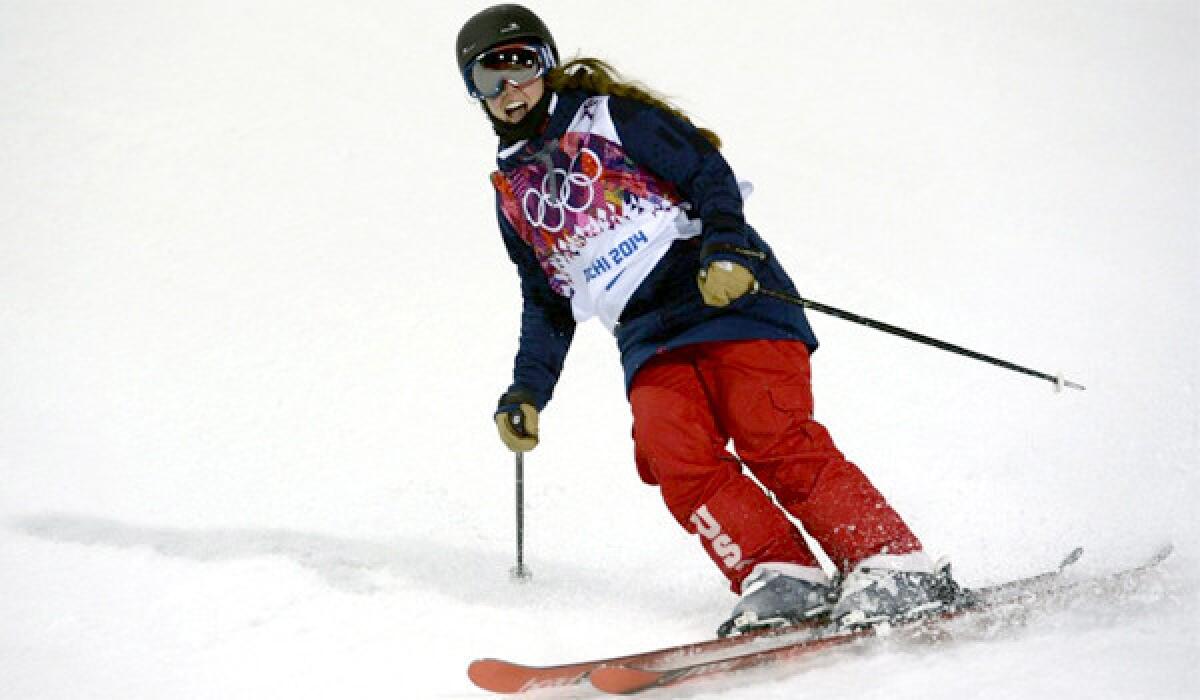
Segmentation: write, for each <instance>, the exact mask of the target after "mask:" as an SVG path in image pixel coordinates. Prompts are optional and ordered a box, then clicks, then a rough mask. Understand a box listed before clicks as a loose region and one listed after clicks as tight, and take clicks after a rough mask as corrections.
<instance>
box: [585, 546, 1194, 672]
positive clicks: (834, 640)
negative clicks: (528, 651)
mask: <svg viewBox="0 0 1200 700" xmlns="http://www.w3.org/2000/svg"><path fill="white" fill-rule="evenodd" d="M1171 550H1172V547H1171V545H1167V546H1165V547H1163V548H1162V549H1160V550H1159V551H1158V552H1156V553H1155V554H1154V556H1153V557H1151V558H1150V559H1149V560H1148V561H1147V562H1146V563H1144V564H1142V565H1140V566H1136V567H1133V568H1130V569H1124V570H1121V571H1118V572H1115V573H1112V574H1108V575H1106V576H1102V577H1099V578H1090V579H1086V580H1083V581H1075V582H1071V583H1065V584H1061V585H1052V586H1049V587H1045V588H1041V589H1040V590H1038V589H1032V590H1029V589H1026V587H1024V586H1020V587H1016V588H1015V589H1014V590H1013V591H1012V592H1013V594H1014V595H1011V596H1002V597H995V598H992V599H990V600H989V599H988V598H987V597H983V598H976V599H974V600H973V601H971V602H969V603H966V604H964V605H962V606H961V607H958V608H955V609H953V610H948V611H942V612H939V613H934V614H932V615H929V616H926V617H921V618H918V619H914V620H910V621H906V622H903V623H898V624H880V625H875V626H869V627H862V628H857V629H848V630H836V631H832V632H830V633H828V634H820V635H818V636H816V637H813V638H810V639H806V640H803V641H800V642H794V643H791V644H785V645H783V646H779V647H776V648H773V649H766V650H763V651H755V652H750V653H746V654H740V655H736V656H731V657H726V658H722V659H717V660H715V661H705V662H701V663H696V664H690V665H686V666H680V667H676V668H667V669H661V670H650V669H645V668H634V667H630V666H627V665H610V666H605V667H602V668H598V669H594V670H593V671H592V672H591V673H590V674H589V676H588V677H589V679H590V680H591V682H592V685H593V686H595V687H596V688H597V689H599V690H602V691H604V692H606V693H614V694H620V695H628V694H632V693H638V692H641V691H644V690H650V689H653V688H665V687H670V686H675V685H678V684H680V683H684V682H686V681H691V680H694V679H697V678H705V677H710V676H715V675H720V674H726V673H731V672H734V671H741V670H744V669H750V668H756V667H759V666H765V665H768V664H774V663H778V662H781V661H786V660H790V659H796V658H800V657H805V656H808V655H811V654H814V653H816V652H819V651H823V650H825V649H829V648H833V647H839V646H845V645H848V644H852V643H854V642H857V641H858V640H860V639H865V638H868V637H875V636H881V635H882V634H884V633H885V631H886V632H888V633H890V632H896V633H904V632H916V631H920V630H921V628H923V627H933V631H934V632H935V633H936V631H937V630H936V626H937V624H938V623H939V622H943V621H946V620H951V619H954V618H958V617H963V616H966V615H973V614H980V613H984V612H986V611H988V610H990V609H993V608H998V607H1000V606H1002V605H1006V604H1018V605H1021V604H1028V603H1031V602H1036V601H1039V600H1045V599H1050V598H1053V597H1056V596H1062V595H1065V594H1067V593H1070V592H1072V591H1077V590H1083V589H1088V588H1096V587H1100V588H1108V587H1116V588H1117V589H1118V590H1120V589H1121V588H1122V587H1124V586H1125V585H1126V584H1128V583H1129V581H1130V580H1132V579H1134V578H1135V577H1136V576H1137V575H1138V574H1141V573H1142V572H1144V571H1146V570H1148V569H1150V568H1152V567H1154V566H1156V565H1157V564H1158V563H1160V562H1161V561H1163V560H1164V559H1166V558H1167V556H1168V555H1169V554H1170V553H1171Z"/></svg>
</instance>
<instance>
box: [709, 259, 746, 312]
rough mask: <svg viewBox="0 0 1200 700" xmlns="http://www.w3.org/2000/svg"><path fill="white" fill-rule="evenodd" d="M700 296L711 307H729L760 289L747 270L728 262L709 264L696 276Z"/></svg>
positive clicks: (719, 261)
mask: <svg viewBox="0 0 1200 700" xmlns="http://www.w3.org/2000/svg"><path fill="white" fill-rule="evenodd" d="M696 284H698V285H700V296H702V297H704V303H705V304H708V305H709V306H728V305H729V304H730V303H732V302H733V301H734V300H735V299H737V298H738V297H740V296H742V295H743V294H745V293H746V292H749V291H751V290H753V289H756V288H757V287H758V281H757V280H755V279H754V275H753V274H752V273H751V272H750V271H749V270H747V269H746V268H744V267H742V266H741V265H738V264H737V263H735V262H730V261H728V260H717V261H715V262H712V263H709V265H708V267H707V268H705V269H703V270H701V271H700V274H698V275H697V276H696Z"/></svg>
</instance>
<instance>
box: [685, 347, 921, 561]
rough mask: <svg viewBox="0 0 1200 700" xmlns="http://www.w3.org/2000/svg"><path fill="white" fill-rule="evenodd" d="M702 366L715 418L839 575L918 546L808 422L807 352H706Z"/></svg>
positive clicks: (778, 349) (774, 349) (858, 472)
mask: <svg viewBox="0 0 1200 700" xmlns="http://www.w3.org/2000/svg"><path fill="white" fill-rule="evenodd" d="M703 347H704V348H705V354H704V356H703V357H702V359H701V360H700V363H699V364H700V366H701V367H702V369H703V371H704V372H705V374H706V375H711V377H712V378H711V379H710V383H711V384H712V385H713V386H715V387H716V393H717V395H719V396H720V401H718V402H717V410H716V413H717V416H718V420H719V421H720V423H721V425H722V426H723V427H724V428H725V429H726V430H727V431H728V432H729V433H730V434H731V435H732V436H733V441H734V445H735V447H736V449H737V452H738V454H739V455H740V456H741V458H742V459H743V460H744V461H745V463H746V465H747V466H748V467H749V468H750V469H751V471H752V472H753V473H754V475H755V476H756V477H757V478H758V479H759V481H761V482H762V483H763V485H764V486H766V487H767V488H768V489H769V490H770V491H771V492H772V493H774V494H775V497H776V498H777V499H778V501H779V503H780V505H782V506H783V507H784V508H785V509H786V510H787V511H788V512H790V513H791V514H792V515H794V516H796V518H798V519H799V520H800V522H801V523H802V524H803V525H804V528H805V529H806V530H807V531H808V533H809V534H810V535H812V537H813V539H815V540H816V541H817V542H818V543H819V544H820V545H821V547H822V549H824V550H825V553H826V554H828V555H829V557H830V558H831V559H832V560H833V561H834V563H835V564H836V565H837V566H838V567H839V568H841V569H842V570H843V571H846V570H849V569H850V568H851V567H853V565H854V564H856V563H858V562H859V561H861V560H863V559H865V558H867V557H869V556H872V555H876V554H881V553H886V554H907V553H910V552H914V551H918V550H920V549H921V543H920V541H919V540H918V539H917V537H916V536H915V535H914V534H913V532H912V531H911V530H910V529H909V528H908V526H907V525H906V524H905V523H904V521H903V520H902V519H901V518H900V515H899V514H898V513H897V512H896V511H895V510H894V509H893V508H892V507H891V506H890V505H888V503H887V500H886V499H884V497H883V495H882V494H881V493H880V492H879V491H878V490H877V489H876V488H875V487H874V486H873V485H872V484H871V482H870V480H868V479H867V477H866V475H865V474H863V472H862V470H860V469H859V468H858V467H857V466H855V465H854V464H853V463H851V462H849V461H847V459H846V458H845V457H844V456H843V455H842V453H841V452H840V451H839V450H838V448H837V447H836V446H835V445H834V442H833V439H832V438H831V437H830V435H829V431H827V430H826V429H825V427H824V426H822V425H821V424H820V423H818V422H816V421H815V420H813V397H812V382H811V369H810V364H809V353H808V348H807V347H806V346H805V345H804V344H803V343H801V342H793V341H747V342H733V343H713V344H709V345H706V346H703Z"/></svg>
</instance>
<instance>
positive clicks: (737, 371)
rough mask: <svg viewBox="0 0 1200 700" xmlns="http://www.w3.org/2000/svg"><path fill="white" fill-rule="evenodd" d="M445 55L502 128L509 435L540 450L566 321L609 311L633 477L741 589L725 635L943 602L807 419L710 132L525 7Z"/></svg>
mask: <svg viewBox="0 0 1200 700" xmlns="http://www.w3.org/2000/svg"><path fill="white" fill-rule="evenodd" d="M455 53H456V57H457V61H458V68H459V71H460V72H461V74H462V78H463V80H464V81H465V83H466V88H467V92H468V93H469V94H470V95H471V96H472V97H473V98H475V99H478V100H479V101H480V103H481V105H482V107H483V111H484V113H485V114H486V116H487V118H488V119H489V120H490V121H491V124H492V127H493V129H494V130H495V132H496V134H497V135H498V136H499V137H500V145H499V153H498V155H497V163H498V170H497V172H495V173H493V174H492V177H491V179H492V184H493V185H494V186H495V189H496V204H497V214H498V216H497V218H498V221H499V226H500V233H501V236H502V238H503V239H504V244H505V246H506V247H507V249H508V254H509V257H510V258H511V259H512V261H513V263H514V264H515V265H516V267H517V271H518V273H519V275H520V280H521V292H522V296H523V302H524V305H523V310H522V314H521V331H520V340H519V347H518V350H517V355H516V359H515V362H514V372H513V380H514V381H513V383H512V385H511V386H510V387H509V389H508V390H507V391H506V392H505V393H504V395H503V396H502V397H501V398H500V402H499V405H498V408H497V411H496V413H495V422H496V426H497V428H498V430H499V433H500V439H501V440H502V441H503V442H504V444H505V445H507V446H508V447H509V449H511V450H513V451H516V452H525V451H528V450H531V449H533V448H534V447H535V446H536V445H537V444H538V414H539V412H540V411H542V410H543V409H544V408H545V406H546V404H547V402H549V401H550V397H551V394H552V392H553V390H554V386H555V384H556V383H557V381H558V378H559V373H560V372H561V370H562V367H563V361H564V359H565V357H566V354H567V350H568V348H569V347H570V344H571V339H572V335H573V332H574V328H575V324H576V323H577V322H580V321H584V320H587V319H589V318H592V317H597V318H599V319H600V321H601V322H602V323H603V324H604V325H605V326H606V327H607V328H608V329H609V330H611V331H612V332H613V333H614V334H615V335H616V338H617V344H618V346H619V348H620V352H621V361H622V364H623V366H624V370H625V380H626V389H627V393H628V398H629V403H630V405H631V407H632V411H633V439H634V447H635V450H634V452H635V462H636V464H637V469H638V473H639V474H640V476H641V478H642V479H643V480H644V481H645V482H646V483H647V484H651V485H655V484H657V485H658V486H659V487H660V489H661V493H662V497H663V500H664V501H665V502H666V505H667V508H668V510H670V512H671V514H672V515H673V516H674V517H675V519H676V520H677V521H678V522H679V524H680V525H682V526H683V527H684V529H686V530H687V531H688V532H690V533H693V534H696V535H698V539H699V541H700V544H701V545H702V546H703V547H704V549H705V550H706V551H707V552H708V555H709V556H710V557H711V558H712V560H713V561H714V562H715V563H716V565H717V566H718V567H719V568H720V570H721V572H722V573H723V574H725V576H726V577H727V578H728V579H729V581H730V585H731V587H732V589H733V591H734V592H735V593H738V594H740V595H741V598H740V600H739V601H738V602H737V604H736V606H735V607H734V609H733V613H732V615H730V617H729V618H728V619H727V620H726V622H725V623H724V624H723V625H722V626H721V630H720V632H721V634H722V635H725V634H729V633H733V632H746V631H748V630H751V629H756V628H759V627H763V626H773V625H780V624H788V623H794V622H797V621H801V620H804V619H806V618H810V617H813V616H816V615H821V614H826V613H829V614H830V615H831V616H832V617H833V618H834V619H835V620H837V621H839V622H841V623H844V624H859V623H866V622H870V621H873V620H879V619H892V618H896V617H901V616H904V615H911V614H915V613H917V612H924V611H927V610H930V609H935V608H937V607H939V606H940V605H942V604H944V603H945V602H947V600H948V597H949V595H950V593H949V591H952V587H953V583H952V582H951V581H950V579H949V576H948V572H947V571H944V570H942V571H939V570H937V569H936V568H935V566H934V563H933V561H932V560H931V559H930V557H929V556H927V555H926V554H925V552H924V551H923V550H922V548H921V543H920V542H919V541H918V540H917V537H916V536H915V535H914V534H913V533H912V531H911V530H909V528H908V526H907V525H905V523H904V521H903V520H901V518H900V516H899V515H898V514H897V513H896V511H895V510H893V509H892V508H891V507H890V506H889V505H888V504H887V502H886V501H885V500H884V498H883V496H882V495H881V494H880V493H879V491H877V490H876V489H875V487H874V486H873V485H872V484H871V483H870V481H868V480H867V478H866V476H864V474H863V473H862V471H860V470H859V468H858V467H856V466H855V465H854V464H852V463H850V462H849V461H847V460H846V459H845V457H843V456H842V454H841V452H839V451H838V449H837V448H836V447H835V446H834V443H833V440H832V439H831V438H830V436H829V433H828V432H827V431H826V430H825V428H824V427H822V426H821V425H820V424H819V423H817V422H816V421H814V420H813V399H812V388H811V381H810V375H809V372H810V369H809V354H810V353H811V352H812V351H813V350H815V349H816V347H817V341H816V338H815V337H814V335H813V332H812V329H811V328H810V327H809V324H808V321H807V319H806V318H805V315H804V312H803V310H802V309H801V308H800V307H799V306H796V305H792V304H789V303H786V302H783V301H780V300H777V299H774V298H771V297H768V296H765V295H760V294H757V293H756V292H757V291H758V290H759V288H760V285H761V287H762V288H764V289H776V290H782V291H786V292H789V293H792V294H795V287H794V286H793V284H792V281H791V280H790V279H789V278H788V276H787V274H786V273H785V272H784V270H783V268H782V267H781V266H780V264H779V262H778V260H776V259H775V257H774V256H773V255H772V254H771V249H770V248H769V247H768V246H767V244H766V243H765V242H764V241H763V239H762V238H760V237H759V235H758V233H757V232H755V230H754V229H753V228H751V227H750V226H749V225H748V224H747V223H746V220H745V218H744V217H743V215H742V197H743V194H744V192H743V191H740V190H739V183H738V181H737V179H736V178H735V177H734V174H733V171H732V170H731V169H730V167H729V165H728V163H726V161H725V159H724V158H723V157H722V156H721V153H720V151H719V148H720V141H719V139H718V138H717V136H716V135H715V134H714V133H712V132H711V131H708V130H704V129H697V128H696V127H695V126H693V125H692V123H691V122H690V121H689V119H688V118H687V117H686V116H685V115H684V114H682V113H681V112H680V111H679V110H677V109H675V108H673V107H672V106H670V105H669V104H667V103H666V102H664V101H663V100H662V99H661V98H659V97H657V96H655V95H654V94H653V93H651V92H649V91H648V90H645V89H643V88H641V87H639V86H636V85H634V84H631V83H627V82H620V81H619V79H618V77H617V75H616V73H615V72H614V71H613V70H612V69H611V68H610V67H609V66H608V65H607V64H606V63H604V62H602V61H599V60H596V59H577V60H574V61H571V62H569V63H567V64H566V65H563V66H560V65H559V54H558V48H557V46H556V45H555V42H554V39H553V37H552V36H551V34H550V31H549V30H548V29H547V28H546V26H545V24H544V23H543V22H542V21H541V20H540V19H539V18H538V17H537V16H536V15H535V14H534V13H533V12H531V11H530V10H528V9H526V8H524V7H522V6H520V5H513V4H504V5H496V6H494V7H491V8H489V9H486V10H484V11H482V12H480V13H478V14H476V15H475V16H473V17H471V18H470V19H469V20H468V21H467V22H466V24H465V25H464V26H463V27H462V29H461V31H460V32H459V35H458V42H457V45H456V51H455ZM731 438H732V440H733V443H734V446H735V448H736V450H737V455H738V457H740V461H739V459H738V457H735V456H734V455H733V454H731V453H729V452H727V451H726V444H727V443H728V441H729V440H730V439H731ZM742 463H744V464H745V466H746V467H748V468H749V469H750V470H751V471H752V472H753V473H754V475H755V476H756V477H757V478H758V480H759V481H760V482H761V483H762V484H763V485H765V486H766V488H767V489H769V490H770V491H771V493H773V494H774V495H775V498H776V499H777V500H778V503H779V506H782V508H783V509H785V510H786V511H787V513H790V514H791V515H793V516H795V518H796V519H797V520H799V521H800V522H801V523H802V524H803V526H804V528H805V529H806V530H807V531H808V533H809V534H810V535H811V536H812V538H813V539H815V540H816V542H817V543H818V544H819V545H820V546H821V548H822V549H823V550H824V551H825V553H826V554H827V555H828V556H829V557H830V559H831V560H832V561H833V562H834V563H835V565H836V566H837V567H838V568H839V570H840V572H842V573H843V574H844V578H843V579H842V581H841V583H840V585H835V584H834V583H833V582H832V581H831V579H830V577H829V576H828V575H827V574H826V572H825V571H824V570H823V569H822V568H821V566H820V564H819V563H818V561H817V558H816V557H815V556H814V554H813V552H812V551H810V549H809V547H808V545H807V544H806V542H805V539H804V537H803V536H802V535H801V533H800V531H799V530H798V529H797V528H796V526H795V525H793V524H792V522H791V521H790V520H789V519H788V517H787V515H786V514H785V513H784V512H783V511H782V510H780V507H779V506H776V505H775V503H773V502H772V500H771V498H770V497H769V496H768V494H767V493H764V491H763V490H762V489H761V488H759V487H758V486H757V485H756V484H755V483H754V481H752V480H751V479H750V478H749V477H748V476H746V475H745V474H744V473H743V471H742Z"/></svg>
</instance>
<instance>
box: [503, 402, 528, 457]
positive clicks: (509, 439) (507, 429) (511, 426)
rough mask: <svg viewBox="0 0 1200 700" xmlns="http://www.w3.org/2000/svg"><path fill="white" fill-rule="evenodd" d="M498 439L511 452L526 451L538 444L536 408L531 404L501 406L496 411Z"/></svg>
mask: <svg viewBox="0 0 1200 700" xmlns="http://www.w3.org/2000/svg"><path fill="white" fill-rule="evenodd" d="M496 430H498V431H499V432H500V441H501V442H503V443H504V445H505V446H506V447H508V449H510V450H512V451H513V452H528V451H530V450H532V449H533V448H535V447H537V444H538V410H537V409H536V408H534V407H533V406H532V405H531V404H527V403H521V404H511V405H509V406H503V407H501V408H500V410H499V411H498V412H497V413H496Z"/></svg>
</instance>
